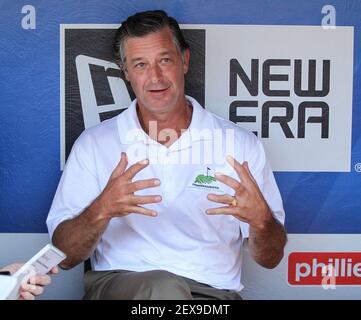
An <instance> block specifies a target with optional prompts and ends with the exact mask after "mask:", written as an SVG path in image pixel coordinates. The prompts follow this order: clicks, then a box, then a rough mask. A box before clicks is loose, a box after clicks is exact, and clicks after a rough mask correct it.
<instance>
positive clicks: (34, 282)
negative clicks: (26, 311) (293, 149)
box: [0, 263, 59, 300]
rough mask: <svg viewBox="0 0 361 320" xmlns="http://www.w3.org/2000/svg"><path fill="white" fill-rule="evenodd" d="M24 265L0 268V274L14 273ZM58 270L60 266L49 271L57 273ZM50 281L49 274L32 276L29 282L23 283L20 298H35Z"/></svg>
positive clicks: (10, 265)
mask: <svg viewBox="0 0 361 320" xmlns="http://www.w3.org/2000/svg"><path fill="white" fill-rule="evenodd" d="M22 265H23V263H13V264H9V265H7V266H5V267H3V268H2V269H0V274H2V275H5V274H6V275H12V274H13V273H15V272H16V271H18V270H19V269H20V268H21V266H22ZM58 272H59V269H58V267H54V268H52V269H51V270H50V272H49V273H50V274H56V273H58ZM50 283H51V278H50V276H49V275H47V274H45V275H41V276H40V275H39V276H35V277H30V278H29V281H28V282H27V283H22V285H21V288H20V294H19V298H18V300H34V299H35V297H36V296H39V295H41V294H42V293H43V292H44V286H47V285H49V284H50Z"/></svg>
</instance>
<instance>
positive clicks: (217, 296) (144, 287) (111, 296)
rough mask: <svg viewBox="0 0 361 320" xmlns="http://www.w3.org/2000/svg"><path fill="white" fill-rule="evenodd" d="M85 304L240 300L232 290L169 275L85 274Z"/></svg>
mask: <svg viewBox="0 0 361 320" xmlns="http://www.w3.org/2000/svg"><path fill="white" fill-rule="evenodd" d="M84 299H86V300H192V299H193V300H203V299H204V300H242V298H241V296H240V295H239V294H238V293H237V292H235V291H231V290H221V289H216V288H213V287H211V286H209V285H206V284H203V283H199V282H196V281H194V280H191V279H187V278H184V277H181V276H178V275H175V274H173V273H170V272H168V271H162V270H153V271H146V272H134V271H126V270H114V271H88V272H87V273H86V274H85V296H84Z"/></svg>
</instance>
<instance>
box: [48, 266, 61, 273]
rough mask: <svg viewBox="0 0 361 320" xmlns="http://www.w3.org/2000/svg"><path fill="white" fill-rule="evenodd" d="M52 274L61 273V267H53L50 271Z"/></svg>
mask: <svg viewBox="0 0 361 320" xmlns="http://www.w3.org/2000/svg"><path fill="white" fill-rule="evenodd" d="M49 273H50V274H57V273H59V267H58V266H55V267H53V268H51V270H50V271H49Z"/></svg>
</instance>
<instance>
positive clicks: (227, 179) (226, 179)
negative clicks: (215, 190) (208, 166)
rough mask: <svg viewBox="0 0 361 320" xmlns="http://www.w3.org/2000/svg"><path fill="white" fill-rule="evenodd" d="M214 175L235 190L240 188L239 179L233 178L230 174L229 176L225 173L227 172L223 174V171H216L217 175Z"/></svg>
mask: <svg viewBox="0 0 361 320" xmlns="http://www.w3.org/2000/svg"><path fill="white" fill-rule="evenodd" d="M214 177H215V178H216V179H217V180H218V181H220V182H222V183H224V184H226V185H227V186H229V187H231V188H232V189H233V190H237V189H239V186H240V182H239V181H237V180H236V179H233V178H232V177H230V176H227V175H225V174H223V173H220V172H216V173H215V175H214Z"/></svg>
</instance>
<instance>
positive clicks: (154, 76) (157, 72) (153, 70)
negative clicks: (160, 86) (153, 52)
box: [149, 63, 162, 83]
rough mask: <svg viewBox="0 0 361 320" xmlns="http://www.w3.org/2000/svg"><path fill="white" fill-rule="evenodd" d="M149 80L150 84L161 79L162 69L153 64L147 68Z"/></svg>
mask: <svg viewBox="0 0 361 320" xmlns="http://www.w3.org/2000/svg"><path fill="white" fill-rule="evenodd" d="M149 78H150V80H151V82H153V83H157V82H159V80H160V79H161V78H162V69H161V67H160V66H159V65H158V64H156V63H155V64H154V65H152V66H151V67H150V68H149Z"/></svg>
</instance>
